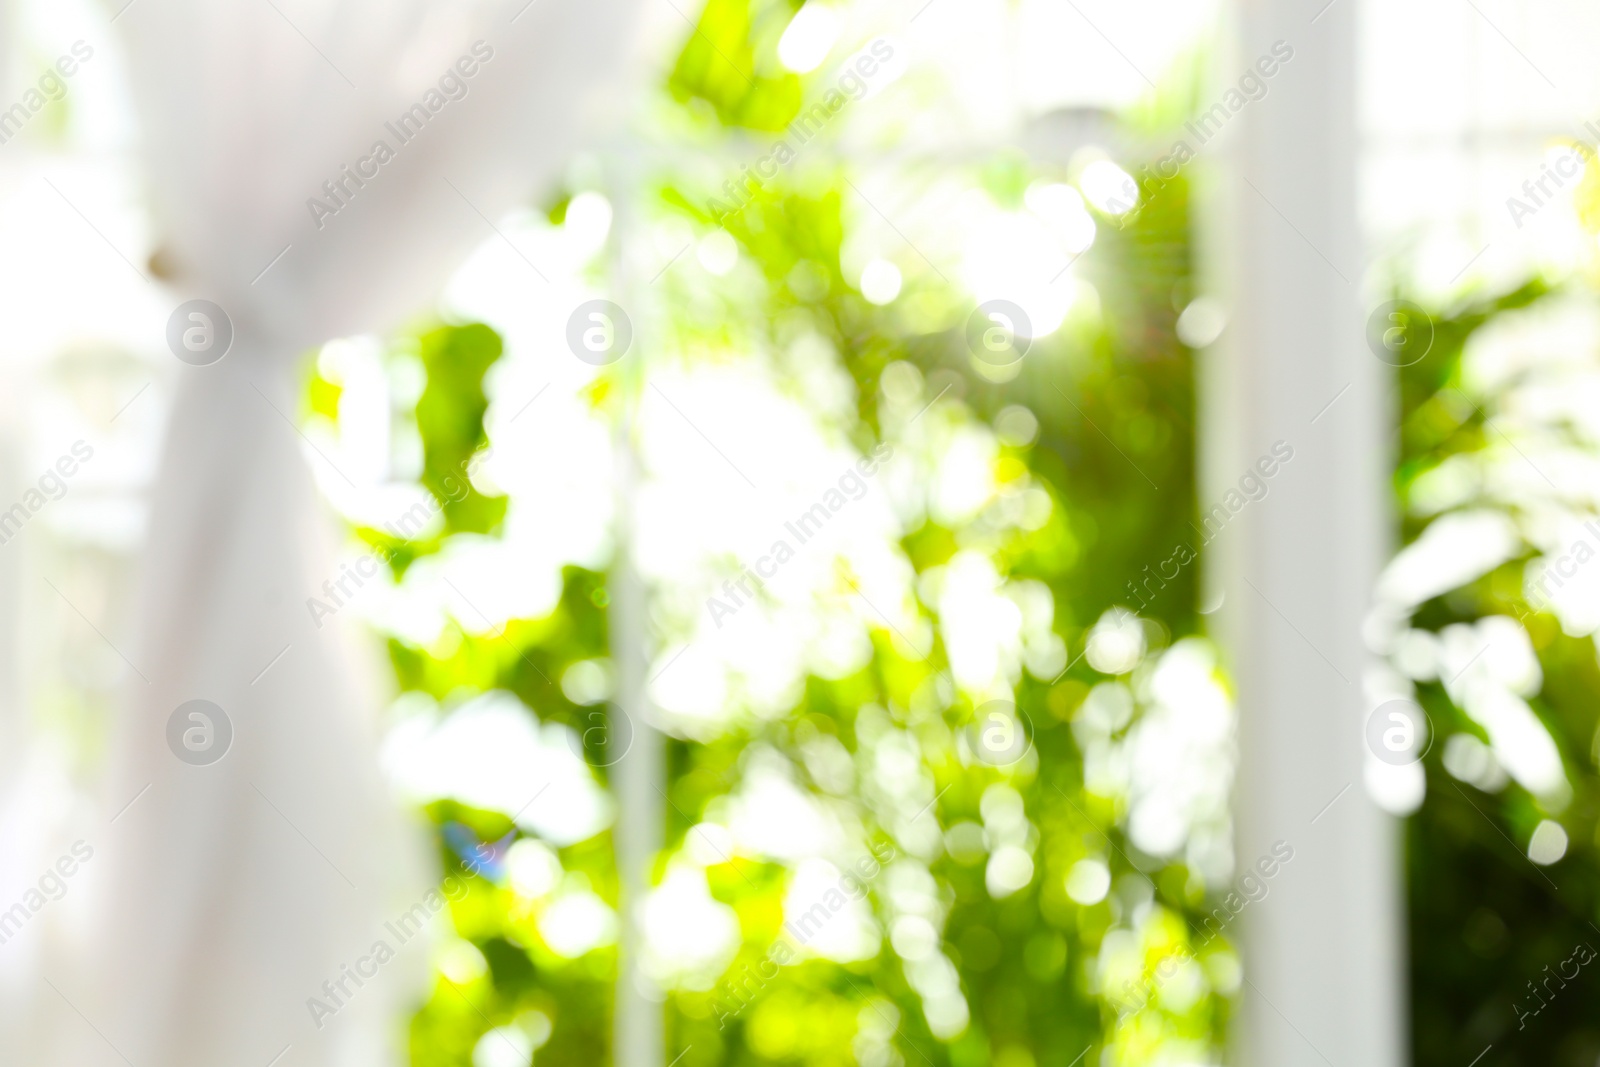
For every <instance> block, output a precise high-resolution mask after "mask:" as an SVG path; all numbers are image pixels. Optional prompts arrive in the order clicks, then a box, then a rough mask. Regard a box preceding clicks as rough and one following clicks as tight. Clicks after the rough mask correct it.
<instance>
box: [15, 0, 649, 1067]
mask: <svg viewBox="0 0 1600 1067" xmlns="http://www.w3.org/2000/svg"><path fill="white" fill-rule="evenodd" d="M121 2H122V0H118V6H120V4H121ZM633 6H634V5H633V3H632V0H590V2H587V3H584V4H572V3H561V2H557V0H532V2H529V0H508V2H499V0H488V2H482V3H470V2H469V3H428V2H422V0H298V2H296V0H245V2H241V3H229V4H218V3H215V2H214V0H135V2H134V3H132V4H129V5H128V6H126V7H124V8H122V9H121V10H120V12H118V13H117V14H116V17H115V28H116V30H117V31H119V32H120V33H121V34H122V37H123V40H124V43H125V45H126V49H127V54H128V65H129V70H130V78H131V89H132V94H133V97H134V100H135V103H136V107H137V112H138V115H139V121H140V124H141V127H142V139H143V154H144V159H145V161H146V168H147V169H146V173H147V177H148V189H149V195H150V199H151V203H152V212H153V215H154V217H155V219H156V222H157V226H158V233H159V235H160V238H161V244H160V248H159V252H158V255H157V256H156V257H155V260H154V262H153V264H152V269H153V270H159V272H160V273H161V274H162V275H163V276H165V277H167V278H168V280H169V281H170V283H171V285H172V287H173V290H174V299H173V304H174V305H175V306H176V305H179V304H181V303H183V302H185V301H188V300H193V299H203V300H207V301H211V302H213V303H214V304H215V305H216V306H217V307H220V308H221V309H222V311H223V313H224V314H225V316H226V319H225V320H223V319H221V318H219V317H217V316H215V315H214V314H213V315H212V316H211V317H212V318H213V319H214V320H215V321H213V322H212V324H211V325H212V326H213V327H214V328H216V329H217V331H218V332H217V334H216V335H215V336H223V335H225V332H226V330H225V327H223V325H222V324H223V322H224V321H226V322H227V323H229V324H231V331H232V341H231V346H230V347H229V349H228V351H227V353H226V355H225V356H224V357H223V358H222V359H221V360H220V361H219V362H214V363H211V364H210V365H196V366H186V367H184V368H183V369H182V371H181V380H180V382H179V385H178V390H177V397H176V400H175V403H174V410H173V415H172V421H171V424H170V426H169V429H168V435H167V441H166V445H165V448H164V454H163V460H162V468H161V474H160V478H159V482H158V485H157V488H156V491H155V494H154V501H153V513H152V521H151V526H150V531H149V541H148V546H147V548H146V551H145V555H144V559H143V561H142V578H141V588H142V592H141V597H140V608H139V613H138V616H137V620H136V631H135V640H136V642H137V644H136V646H135V648H136V650H135V651H134V653H133V654H132V655H131V657H130V659H131V660H132V662H133V663H135V664H138V672H139V674H138V676H135V677H133V678H132V680H131V682H130V683H129V687H128V691H127V694H126V699H125V702H124V706H123V708H122V710H121V712H120V714H119V716H118V722H119V726H118V730H117V732H116V734H115V736H114V738H113V739H112V746H111V758H110V763H111V767H110V774H109V783H108V789H107V794H106V803H107V817H108V818H110V817H113V816H114V817H115V819H116V820H117V821H116V823H115V825H114V827H113V829H114V831H115V832H114V833H109V832H108V833H107V834H106V835H105V837H104V839H103V841H93V842H90V845H91V846H93V847H96V848H97V850H98V851H97V853H96V858H95V860H94V863H95V864H96V866H97V867H99V872H98V875H97V884H98V886H99V895H98V897H97V901H98V905H97V910H96V919H95V923H94V932H93V935H92V936H91V937H90V938H89V940H88V941H87V949H88V951H87V953H86V955H85V958H84V960H83V961H82V964H83V965H82V966H81V967H79V968H77V969H75V970H73V971H69V972H64V973H60V974H51V975H49V976H48V978H49V982H50V985H51V987H52V988H53V989H54V992H55V996H56V998H57V999H55V1000H49V999H44V1000H41V1004H44V1005H49V1007H48V1008H47V1010H45V1011H43V1012H42V1013H41V1014H40V1015H39V1016H38V1031H39V1032H38V1033H37V1034H36V1035H35V1038H36V1040H37V1041H38V1043H39V1047H38V1048H37V1049H35V1050H31V1051H30V1053H29V1054H28V1055H25V1056H22V1057H19V1059H18V1060H17V1061H14V1062H31V1063H42V1062H59V1063H63V1064H68V1063H70V1064H73V1065H81V1064H102V1063H104V1064H117V1063H131V1064H134V1065H137V1067H146V1065H150V1067H154V1065H157V1064H159V1065H162V1067H187V1065H191V1064H192V1065H196V1067H199V1065H202V1064H204V1065H215V1064H223V1063H229V1064H259V1065H262V1067H265V1065H266V1064H268V1063H269V1062H282V1063H284V1064H295V1065H298V1064H334V1063H338V1064H341V1065H350V1064H369V1063H371V1064H378V1063H386V1062H393V1060H394V1058H395V1053H396V1047H395V1039H396V1038H397V1037H399V1036H400V1034H401V1033H402V1030H401V1018H400V1013H401V1012H402V1011H403V1009H404V1006H405V1005H406V1003H408V1002H409V999H410V998H411V997H413V996H414V995H416V993H417V992H418V988H417V987H418V980H419V979H420V978H421V977H422V975H423V974H424V973H425V972H424V970H423V967H424V964H425V948H423V947H422V946H420V945H411V946H409V947H400V946H396V947H398V948H399V951H398V952H397V953H396V954H395V957H394V959H392V960H383V961H380V962H379V963H376V964H375V963H372V962H368V963H366V964H364V965H362V966H361V967H359V968H357V967H356V965H357V963H358V961H359V960H360V959H361V958H362V957H368V958H369V959H370V957H371V955H372V950H373V947H374V944H375V942H376V941H378V940H379V939H380V938H383V939H384V940H386V941H388V942H389V944H390V945H391V946H395V942H396V938H395V937H394V936H392V935H389V934H386V933H385V926H384V924H385V923H386V922H390V921H395V920H398V919H399V918H400V917H401V916H402V915H405V914H407V913H408V912H411V911H412V910H413V909H414V907H415V906H416V905H418V904H421V905H422V906H423V908H424V910H425V911H426V910H431V909H430V907H429V902H430V898H429V897H428V893H429V889H428V886H429V884H430V879H429V877H428V874H427V869H426V866H425V864H424V863H423V862H422V855H423V853H422V851H421V849H420V848H419V847H418V841H417V840H415V839H414V838H413V837H412V835H411V834H410V832H409V831H408V829H407V827H406V825H405V822H404V820H403V819H402V818H401V817H400V815H399V814H398V812H397V811H396V810H394V808H393V807H392V806H391V804H390V801H389V800H388V797H387V794H386V791H385V789H384V787H383V785H382V783H381V781H380V780H379V776H378V774H377V770H376V765H375V761H374V755H373V753H374V740H375V738H374V735H373V716H372V711H373V706H374V695H373V694H372V693H370V692H367V691H365V689H364V687H363V686H362V684H360V677H361V672H360V671H359V670H355V669H352V665H353V660H352V652H351V646H350V645H349V643H348V642H347V641H345V640H344V639H343V638H342V637H341V636H340V633H339V622H340V620H338V619H335V620H331V621H329V620H324V623H323V625H322V626H321V627H318V626H317V625H315V623H314V621H313V619H312V617H311V615H310V613H309V612H308V610H307V608H306V599H307V597H309V596H312V595H313V594H319V591H320V589H321V586H322V583H323V582H324V581H325V580H328V579H330V578H335V577H337V573H336V572H335V570H334V569H333V565H332V563H331V560H332V553H331V551H330V549H331V539H330V536H329V529H328V528H327V524H326V523H325V522H324V521H323V519H322V518H321V516H320V514H319V509H318V505H317V501H316V494H315V492H314V489H313V482H312V478H311V477H310V471H309V470H308V468H307V465H306V460H305V458H304V457H305V455H306V451H305V444H304V442H303V441H302V439H301V437H300V436H298V431H297V430H296V428H295V418H296V415H297V406H298V405H297V402H296V398H295V382H296V374H295V367H296V364H297V358H298V357H299V356H300V355H301V354H302V353H303V352H304V351H305V350H306V348H307V347H308V346H310V345H313V344H315V343H317V342H320V341H323V340H326V339H328V338H331V337H335V336H340V335H345V334H350V333H354V332H358V331H363V330H373V329H382V328H385V327H387V326H390V325H393V324H394V323H395V321H396V320H397V319H398V318H400V317H401V316H404V315H407V314H411V313H414V312H415V311H416V310H418V309H419V308H423V307H425V306H426V305H427V303H428V301H429V297H430V296H431V294H432V293H433V292H435V291H436V290H437V287H438V286H439V284H440V283H441V282H442V280H443V278H444V275H445V273H446V272H447V270H448V269H449V268H450V267H451V266H452V265H453V264H454V263H455V262H456V261H457V260H458V259H459V258H460V256H461V255H462V254H463V253H464V252H465V250H466V249H468V248H469V247H470V246H472V245H474V244H476V243H478V242H480V241H482V240H483V239H485V237H490V236H493V234H494V232H495V231H494V229H493V225H494V223H493V220H495V219H497V218H498V217H499V216H500V215H501V214H502V213H503V212H504V211H505V210H506V209H507V208H509V207H510V206H512V205H513V204H514V203H515V202H516V201H518V200H519V199H521V198H522V197H525V196H526V195H527V194H528V193H529V191H530V190H531V189H533V188H536V187H537V185H538V184H539V183H540V182H541V181H545V180H548V179H549V178H550V177H551V175H552V172H553V171H554V170H555V168H557V167H558V166H559V165H560V164H561V163H562V162H563V161H564V159H565V157H566V156H567V154H568V153H569V152H570V150H571V149H572V147H573V146H574V145H575V144H576V143H577V142H578V141H579V140H580V139H582V138H583V137H585V136H587V135H590V134H592V133H593V132H594V130H595V127H596V125H597V124H598V123H599V122H600V121H601V120H602V119H603V117H604V116H605V114H606V113H608V112H609V111H614V110H615V109H614V108H610V107H607V106H605V105H606V104H608V103H615V98H616V97H618V96H620V95H621V93H620V91H619V90H620V88H621V86H622V85H624V84H625V79H622V78H621V77H620V75H621V74H622V73H623V72H624V70H625V69H626V68H625V65H624V61H625V60H626V59H627V58H628V57H627V54H626V52H627V43H628V41H629V39H630V33H629V29H630V26H631V22H632V18H633V15H634V11H633V10H632V9H633ZM602 84H605V85H607V86H609V87H610V90H611V91H610V92H609V93H607V94H604V96H602V94H600V93H598V92H597V91H596V90H598V89H599V87H600V86H601V85H602ZM380 143H381V144H382V148H380V147H379V145H380ZM536 269H537V267H536V266H535V270H536ZM529 279H530V284H533V285H538V284H541V283H540V282H539V281H538V280H537V278H535V277H534V275H533V273H532V272H530V274H529ZM199 321H200V320H190V319H189V318H188V317H187V315H184V316H180V330H179V334H180V335H181V333H182V329H183V328H188V327H189V326H190V325H192V324H193V323H197V322H199ZM213 354H214V351H213ZM313 462H316V463H325V462H326V460H324V459H321V458H313ZM322 473H323V474H325V475H327V476H328V477H330V478H331V479H332V480H333V481H334V482H338V480H339V479H340V478H341V477H342V476H341V475H340V474H339V472H338V471H337V470H333V469H331V468H330V469H329V470H328V471H325V472H322ZM191 700H205V701H209V702H211V703H212V704H214V705H215V706H216V707H218V708H220V709H222V713H223V715H225V716H226V721H227V723H228V724H229V725H230V726H231V732H232V739H231V742H230V743H229V746H228V749H227V752H226V755H224V756H223V757H222V758H221V759H220V760H218V761H216V762H214V763H210V764H198V763H187V762H184V761H182V760H180V759H179V758H175V755H174V751H173V749H172V747H171V746H170V745H169V720H170V719H171V718H172V716H173V714H174V711H175V709H177V708H178V707H179V705H182V704H184V703H186V702H188V701H191ZM189 724H190V722H189V720H187V719H185V720H184V722H183V725H185V726H187V725H189ZM213 728H217V729H219V731H220V732H219V734H218V736H221V733H225V732H226V731H221V730H220V726H219V724H213ZM130 801H131V803H130ZM433 899H437V898H433ZM346 967H351V968H356V969H358V970H361V971H363V973H365V972H366V971H368V970H372V969H373V968H376V974H375V975H372V974H368V975H366V976H365V977H363V978H362V979H361V980H360V981H359V982H357V981H355V980H352V979H349V978H348V977H346V975H347V972H346V970H345V968H346ZM325 983H328V985H331V986H332V988H333V989H334V990H337V991H339V992H338V994H337V995H335V994H334V993H332V992H329V991H328V985H325ZM43 996H44V997H45V998H49V997H50V994H49V993H48V992H46V993H45V994H43ZM311 998H318V999H319V1000H320V1001H321V1003H322V1004H323V1005H325V1006H326V1007H329V1008H333V1009H335V1010H334V1012H333V1014H331V1015H328V1014H326V1013H323V1012H321V1011H318V1012H313V1011H312V1008H311V1006H310V1004H309V1003H308V1002H309V1001H310V1000H311ZM69 1009H70V1010H69ZM275 1057H281V1060H275ZM4 1058H5V1059H6V1060H7V1061H8V1062H13V1061H11V1060H10V1057H4Z"/></svg>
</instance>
